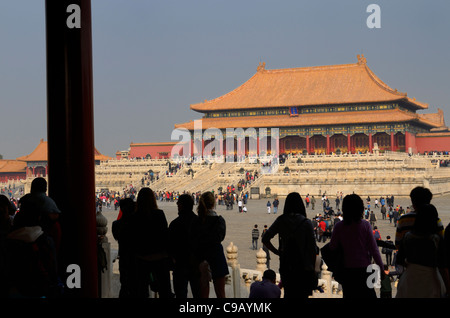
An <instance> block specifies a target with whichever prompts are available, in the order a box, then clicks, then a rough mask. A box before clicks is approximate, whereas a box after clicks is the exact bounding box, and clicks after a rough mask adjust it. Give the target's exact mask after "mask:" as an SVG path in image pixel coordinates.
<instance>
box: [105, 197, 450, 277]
mask: <svg viewBox="0 0 450 318" xmlns="http://www.w3.org/2000/svg"><path fill="white" fill-rule="evenodd" d="M316 199H317V198H316ZM363 199H365V198H363ZM374 199H375V198H374V197H372V202H373V200H374ZM271 201H272V200H271ZM317 201H318V202H319V204H317V203H316V207H315V210H312V209H311V206H310V207H309V208H308V209H307V216H308V218H312V217H314V216H315V215H316V214H318V213H322V209H321V206H320V199H319V200H317ZM266 203H267V199H260V200H249V201H248V204H247V208H248V212H247V213H238V208H237V205H235V206H234V209H233V210H226V207H225V206H218V207H217V209H216V211H217V213H218V214H220V215H222V216H223V217H224V218H225V220H226V224H227V234H226V238H225V240H224V242H223V247H224V249H225V248H226V247H227V246H228V245H229V244H230V243H231V242H233V244H234V245H236V246H237V247H238V263H239V264H240V267H241V269H242V268H247V269H255V268H256V252H257V251H255V250H253V249H252V240H251V230H252V228H253V226H254V225H255V224H257V225H258V228H259V229H260V230H262V229H263V227H264V225H268V226H270V225H271V224H272V223H273V221H274V220H275V219H276V217H277V216H278V215H279V214H280V213H282V210H283V207H284V200H280V207H279V209H278V210H279V212H278V215H277V214H273V212H272V213H271V214H268V213H267V208H266ZM330 203H332V204H333V206H334V198H331V197H330ZM432 203H433V204H434V205H435V206H436V208H437V209H438V212H439V216H440V218H441V219H442V222H443V224H444V226H446V225H447V224H448V223H449V222H450V211H449V208H448V207H449V206H450V195H445V196H440V197H435V198H433V200H432ZM158 204H159V207H160V208H161V209H162V210H164V212H165V214H166V217H167V221H168V222H169V223H170V222H171V221H172V220H173V219H175V218H176V217H177V207H176V204H175V202H158ZM394 204H395V205H397V204H399V205H400V206H402V207H403V208H405V209H406V207H407V206H409V205H410V204H411V203H410V200H409V198H406V197H404V198H395V202H394ZM372 205H373V204H372ZM194 209H196V206H195V207H194ZM272 210H273V208H272ZM374 211H375V214H376V216H377V218H378V221H377V224H376V225H377V226H378V228H379V230H380V232H381V235H382V238H383V239H386V236H387V235H390V236H391V238H392V239H393V238H394V237H395V226H394V224H390V222H389V220H382V217H381V213H380V209H379V208H376V209H375V210H374ZM195 212H196V210H195ZM102 213H103V215H104V216H105V217H106V218H107V219H108V233H107V236H108V240H109V242H110V243H111V250H112V254H113V256H114V255H116V254H117V242H116V241H115V240H114V238H113V237H112V234H111V223H112V222H113V221H114V220H115V219H116V218H117V215H118V211H115V210H114V209H107V208H104V209H103V211H102ZM273 242H274V245H275V246H277V244H278V242H277V240H276V237H275V238H274V241H273ZM317 245H318V246H319V248H320V247H322V246H323V245H324V243H323V242H320V243H317ZM259 247H261V244H260V243H259V246H258V249H259ZM382 257H383V261H384V260H385V259H384V255H382ZM270 267H271V268H272V269H274V270H275V271H276V272H278V267H279V261H278V257H277V256H276V255H272V257H271V260H270Z"/></svg>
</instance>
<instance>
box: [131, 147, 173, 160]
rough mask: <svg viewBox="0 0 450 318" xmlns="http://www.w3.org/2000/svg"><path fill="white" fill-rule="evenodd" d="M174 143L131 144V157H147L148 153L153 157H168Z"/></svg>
mask: <svg viewBox="0 0 450 318" xmlns="http://www.w3.org/2000/svg"><path fill="white" fill-rule="evenodd" d="M174 145H176V143H149V144H131V145H130V154H129V158H136V157H140V158H145V157H146V156H147V155H148V154H149V155H150V156H151V158H152V159H158V158H159V159H161V158H168V157H170V153H171V151H172V148H173V146H174Z"/></svg>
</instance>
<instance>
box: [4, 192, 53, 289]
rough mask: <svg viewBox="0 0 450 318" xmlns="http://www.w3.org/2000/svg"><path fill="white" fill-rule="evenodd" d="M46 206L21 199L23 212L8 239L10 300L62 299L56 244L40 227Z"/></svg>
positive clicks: (37, 199)
mask: <svg viewBox="0 0 450 318" xmlns="http://www.w3.org/2000/svg"><path fill="white" fill-rule="evenodd" d="M43 203H44V202H43V200H42V198H40V197H35V196H31V195H30V194H27V195H25V196H23V197H22V198H21V199H20V210H19V212H18V213H17V214H16V216H15V218H14V224H13V227H12V229H11V231H10V232H9V234H8V235H7V239H6V249H7V260H8V271H7V273H8V277H7V282H6V286H7V289H8V296H9V297H12V298H41V297H57V296H58V295H59V289H58V276H57V262H56V253H55V247H54V242H53V240H52V239H51V238H50V237H49V236H48V235H47V234H46V233H45V232H44V231H43V230H42V227H41V226H40V224H41V219H42V214H43V211H42V210H41V209H40V207H42V206H43Z"/></svg>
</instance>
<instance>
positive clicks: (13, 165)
mask: <svg viewBox="0 0 450 318" xmlns="http://www.w3.org/2000/svg"><path fill="white" fill-rule="evenodd" d="M26 168H27V164H26V163H25V162H23V161H17V160H0V173H11V172H23V173H25V172H26Z"/></svg>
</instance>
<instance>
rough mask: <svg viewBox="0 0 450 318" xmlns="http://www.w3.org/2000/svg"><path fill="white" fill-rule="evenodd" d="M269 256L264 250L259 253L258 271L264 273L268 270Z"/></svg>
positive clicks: (257, 257) (257, 258)
mask: <svg viewBox="0 0 450 318" xmlns="http://www.w3.org/2000/svg"><path fill="white" fill-rule="evenodd" d="M266 262H267V254H266V252H264V250H263V249H262V248H260V249H259V251H258V252H257V253H256V270H257V271H260V272H261V273H264V271H265V270H266V269H267V265H266Z"/></svg>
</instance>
